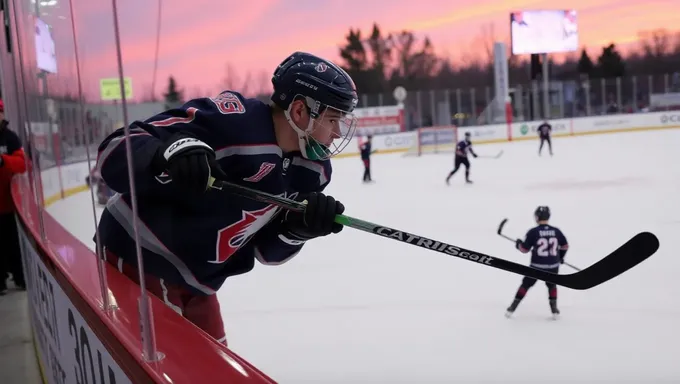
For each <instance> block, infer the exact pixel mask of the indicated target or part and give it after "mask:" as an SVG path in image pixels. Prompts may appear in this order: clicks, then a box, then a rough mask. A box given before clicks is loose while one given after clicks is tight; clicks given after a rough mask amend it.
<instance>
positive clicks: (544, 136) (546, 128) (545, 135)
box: [536, 121, 553, 156]
mask: <svg viewBox="0 0 680 384" xmlns="http://www.w3.org/2000/svg"><path fill="white" fill-rule="evenodd" d="M536 131H538V137H539V138H540V139H541V145H540V146H539V147H538V155H539V156H541V150H542V149H543V144H545V143H548V152H550V156H552V155H553V152H552V142H551V140H550V133H551V132H552V126H551V125H550V123H548V121H544V122H543V124H541V125H539V126H538V128H536Z"/></svg>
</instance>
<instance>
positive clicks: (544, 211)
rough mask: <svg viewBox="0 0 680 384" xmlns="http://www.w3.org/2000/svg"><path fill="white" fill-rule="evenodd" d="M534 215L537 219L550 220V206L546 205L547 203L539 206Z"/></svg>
mask: <svg viewBox="0 0 680 384" xmlns="http://www.w3.org/2000/svg"><path fill="white" fill-rule="evenodd" d="M534 217H535V218H536V221H543V220H549V219H550V208H549V207H547V206H545V205H541V206H539V207H538V208H536V210H535V211H534Z"/></svg>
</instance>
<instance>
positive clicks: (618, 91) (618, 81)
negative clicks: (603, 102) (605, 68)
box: [616, 77, 623, 113]
mask: <svg viewBox="0 0 680 384" xmlns="http://www.w3.org/2000/svg"><path fill="white" fill-rule="evenodd" d="M616 105H617V107H618V109H619V113H623V105H621V77H617V78H616Z"/></svg>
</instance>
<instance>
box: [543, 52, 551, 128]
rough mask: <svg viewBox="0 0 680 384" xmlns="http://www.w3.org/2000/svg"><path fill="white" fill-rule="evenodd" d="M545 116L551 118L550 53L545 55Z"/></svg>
mask: <svg viewBox="0 0 680 384" xmlns="http://www.w3.org/2000/svg"><path fill="white" fill-rule="evenodd" d="M542 56H543V58H542V59H543V62H542V64H543V118H544V119H549V118H550V82H549V80H548V54H547V53H544V54H543V55H542Z"/></svg>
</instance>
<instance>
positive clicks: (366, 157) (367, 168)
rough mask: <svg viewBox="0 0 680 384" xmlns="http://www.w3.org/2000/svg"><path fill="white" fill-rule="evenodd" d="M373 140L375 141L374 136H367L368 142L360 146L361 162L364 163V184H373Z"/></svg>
mask: <svg viewBox="0 0 680 384" xmlns="http://www.w3.org/2000/svg"><path fill="white" fill-rule="evenodd" d="M371 139H373V136H372V135H368V136H366V141H364V142H362V143H361V144H360V145H359V151H360V153H361V161H362V162H363V163H364V183H371V182H373V180H372V179H371V154H373V152H375V150H374V149H372V143H371Z"/></svg>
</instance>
